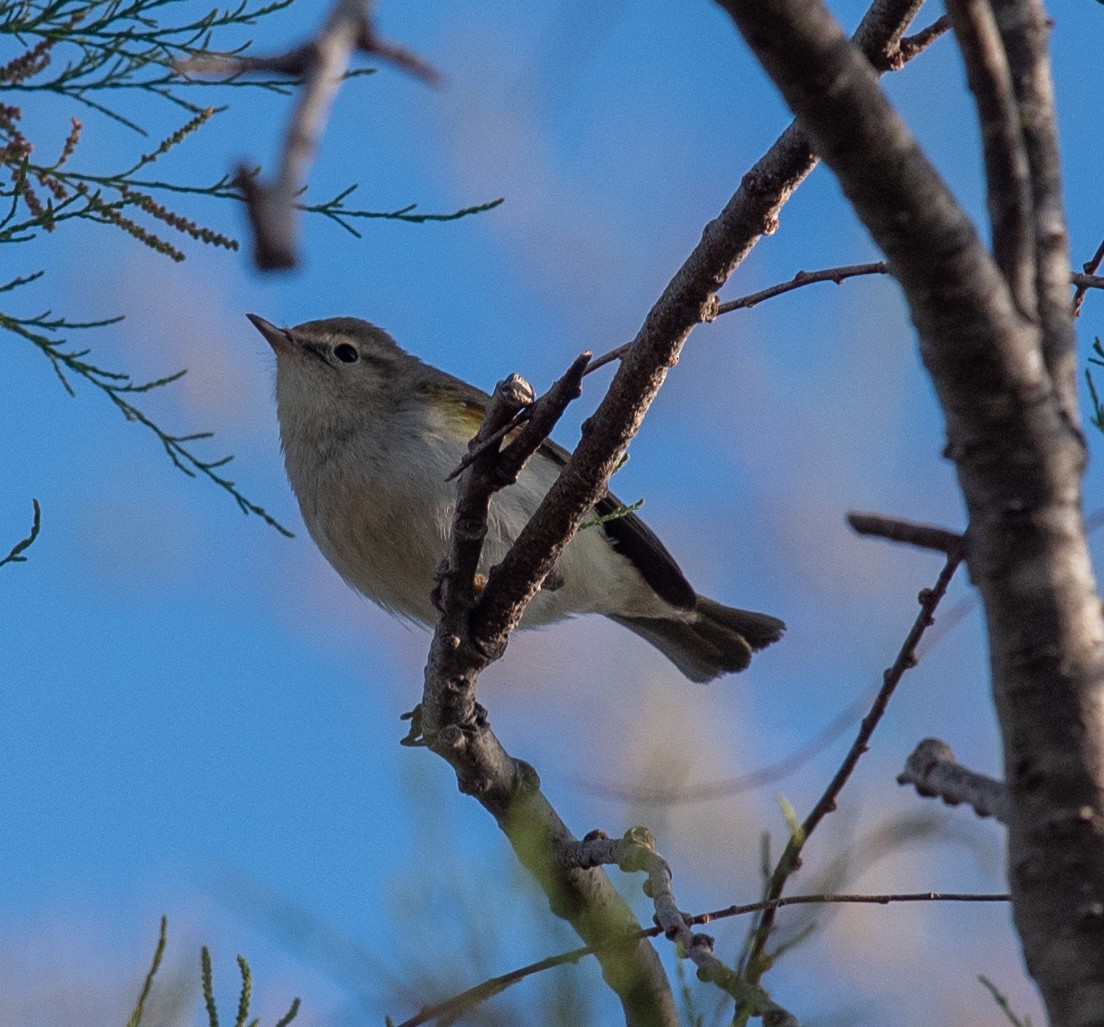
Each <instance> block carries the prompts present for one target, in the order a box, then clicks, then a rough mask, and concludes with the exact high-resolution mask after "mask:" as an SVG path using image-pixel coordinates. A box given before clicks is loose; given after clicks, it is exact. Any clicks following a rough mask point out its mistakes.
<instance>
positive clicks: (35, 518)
mask: <svg viewBox="0 0 1104 1027" xmlns="http://www.w3.org/2000/svg"><path fill="white" fill-rule="evenodd" d="M31 507H32V510H33V511H34V512H33V514H32V516H31V531H30V534H29V535H27V536H26V537H24V538H22V539H20V540H19V541H18V542H16V543H15V545H14V546H12V547H11V550H10V551H9V552H8V555H7V556H5V557H4V558H3V559H2V560H0V567H3V566H4V564H6V563H24V562H26V559H27V558H26V557H25V556H24V555H23V554H24V553H25V552H26V551H27V550H28V549H29V548H30V547H31V546H32V545H34V541H35V539H36V538H38V532H39V530H40V529H41V527H42V509H41V508H40V507H39V505H38V500H37V499H32V500H31Z"/></svg>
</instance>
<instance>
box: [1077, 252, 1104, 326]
mask: <svg viewBox="0 0 1104 1027" xmlns="http://www.w3.org/2000/svg"><path fill="white" fill-rule="evenodd" d="M1101 261H1104V239H1101V240H1100V245H1099V246H1097V248H1096V252H1095V253H1094V254H1093V255H1092V256H1091V257H1090V258H1089V259H1088V260H1086V261H1085V263H1084V264H1082V265H1081V270H1082V271H1084V272H1085V277H1086V278H1091V279H1093V280H1094V282H1095V281H1104V279H1096V278H1095V275H1096V271H1097V269H1098V268H1099V267H1100V263H1101ZM1077 279H1078V276H1077V275H1076V274H1075V275H1074V276H1073V280H1074V284H1075V285H1076V286H1077V291H1076V292H1075V293H1074V294H1073V316H1074V317H1080V316H1081V307H1082V305H1083V304H1084V302H1085V293H1086V292H1088V291H1089V289H1090V287H1095V288H1097V289H1099V288H1101V286H1100V285H1095V286H1090V285H1089V284H1082V283H1081V282H1079V281H1078V280H1077Z"/></svg>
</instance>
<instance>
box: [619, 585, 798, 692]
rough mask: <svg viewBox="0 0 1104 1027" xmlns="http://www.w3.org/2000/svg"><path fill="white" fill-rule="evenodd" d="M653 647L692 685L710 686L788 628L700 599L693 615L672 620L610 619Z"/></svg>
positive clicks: (768, 618) (761, 616)
mask: <svg viewBox="0 0 1104 1027" xmlns="http://www.w3.org/2000/svg"><path fill="white" fill-rule="evenodd" d="M610 619H611V620H613V621H616V622H617V623H618V624H621V625H623V626H624V627H626V628H628V629H629V630H630V631H632V632H635V633H636V634H637V635H639V636H640V637H641V638H643V639H645V640H646V641H648V642H650V643H651V644H652V645H654V646H655V647H656V648H657V649H658V650H659V651H660V652H661V653H663V655H664V656H666V657H667V659H669V660H670V661H671V662H672V663H673V664H674V665H675V666H676V667H678V669H679V670H680V671H682V673H683V674H685V675H686V676H687V677H688V678H689V679H690V680H691V681H700V682H705V681H712V680H713V679H714V678H718V677H720V676H721V675H722V674H732V673H735V672H736V671H740V670H743V669H744V668H746V667H747V665H748V664H749V663H750V662H751V654H752V653H753V652H754V651H755V650H757V649H762V648H764V647H765V646H768V645H770V644H771V643H772V642H777V641H778V639H780V638H781V637H782V633H783V632H784V631H785V630H786V625H785V624H783V623H782V621H780V620H779V619H778V618H777V617H771V616H769V615H768V614H765V613H754V612H753V611H751V610H737V609H735V608H733V607H731V606H723V605H721V604H720V603H718V602H714V601H713V600H712V599H706V598H705V597H704V596H698V597H697V604H696V606H695V609H694V611H693V612H692V613H681V614H680V615H679V616H672V617H611V618H610Z"/></svg>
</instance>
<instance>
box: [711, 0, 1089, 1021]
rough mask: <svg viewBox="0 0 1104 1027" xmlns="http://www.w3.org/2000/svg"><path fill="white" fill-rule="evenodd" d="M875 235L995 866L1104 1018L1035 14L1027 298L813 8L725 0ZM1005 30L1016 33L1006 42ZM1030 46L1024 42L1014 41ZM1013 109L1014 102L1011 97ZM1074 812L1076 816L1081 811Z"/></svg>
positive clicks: (1066, 976) (1058, 983)
mask: <svg viewBox="0 0 1104 1027" xmlns="http://www.w3.org/2000/svg"><path fill="white" fill-rule="evenodd" d="M721 2H722V5H723V6H724V7H725V8H726V9H727V10H728V11H729V12H730V13H731V14H732V16H733V18H734V20H735V21H736V23H737V25H738V26H739V28H740V30H741V31H742V32H743V34H744V36H745V38H746V39H747V40H748V41H749V43H750V44H751V45H752V47H753V48H754V49H755V51H756V53H757V55H758V56H759V58H760V60H761V61H762V63H763V65H764V67H765V68H766V69H767V71H768V72H769V73H770V75H771V77H772V78H773V79H774V80H775V82H776V84H777V85H778V86H779V88H780V89H781V91H782V92H783V94H784V95H785V97H786V99H787V101H788V102H789V104H790V106H791V107H792V108H793V109H794V111H795V113H796V114H797V116H798V118H799V120H800V121H801V122H802V124H803V125H804V126H805V127H806V129H807V130H808V131H809V132H810V133H811V135H812V136H813V137H814V138H815V139H816V141H817V144H818V149H819V150H820V152H821V154H822V157H823V159H824V160H825V162H826V163H828V164H829V165H830V166H831V167H832V169H833V170H834V171H835V172H836V174H837V175H838V176H839V179H840V182H841V185H842V186H843V189H844V191H845V193H846V194H847V196H848V198H849V199H850V200H851V202H852V204H853V205H854V207H855V209H856V211H857V213H858V214H859V216H860V218H861V219H862V220H863V222H864V223H865V224H866V226H867V228H868V229H869V230H870V232H871V234H872V235H873V236H874V238H875V240H876V242H877V243H878V244H879V246H881V247H882V249H883V250H884V251H885V253H886V255H887V256H888V257H889V260H890V263H891V266H892V269H893V272H894V274H895V276H896V277H897V279H898V281H899V282H900V283H901V286H902V288H903V290H904V292H905V296H906V298H907V300H908V303H909V307H910V310H911V312H912V317H913V320H914V322H915V323H916V326H917V328H918V329H919V332H920V343H921V354H922V356H923V359H924V362H925V364H926V366H927V368H928V370H929V372H930V373H931V375H932V379H933V382H934V383H935V387H936V391H937V393H938V395H939V399H940V402H941V404H942V406H943V409H944V412H945V415H946V418H947V434H948V437H949V445H948V453H949V455H950V456H951V457H952V458H953V459H954V461H955V464H956V467H957V471H958V478H959V482H960V485H961V487H962V491H963V495H964V497H965V500H966V504H967V509H968V512H969V520H970V536H969V556H968V559H969V565H970V571H971V577H972V579H973V580H974V582H975V583H976V584H977V585H978V588H979V589H980V591H981V596H982V601H983V603H984V606H985V610H986V616H987V627H988V633H989V647H990V653H991V663H992V673H993V689H994V695H995V699H996V705H997V712H998V716H999V719H1000V723H1001V730H1002V736H1003V740H1004V760H1005V779H1006V781H1007V782H1008V786H1009V789H1010V791H1009V796H1010V802H1009V869H1010V878H1011V884H1012V893H1013V900H1014V915H1015V919H1016V924H1017V927H1018V928H1019V931H1020V936H1021V939H1022V941H1023V945H1024V952H1025V955H1026V957H1027V963H1028V967H1029V969H1030V970H1031V972H1032V974H1033V975H1034V976H1035V978H1036V980H1037V981H1038V982H1039V985H1040V987H1041V989H1042V992H1043V996H1044V999H1045V1001H1046V1004H1047V1007H1048V1009H1049V1012H1050V1016H1051V1019H1052V1022H1053V1023H1055V1024H1088V1023H1098V1022H1100V1020H1101V1018H1102V1017H1104V958H1102V957H1101V951H1102V950H1101V945H1100V938H1101V930H1102V929H1104V860H1102V859H1101V858H1100V853H1101V851H1102V849H1104V714H1102V707H1104V699H1102V696H1104V664H1102V653H1104V632H1102V624H1101V614H1100V605H1101V601H1100V597H1099V595H1098V594H1097V589H1096V583H1095V581H1094V579H1093V575H1092V570H1091V565H1090V561H1089V557H1088V551H1087V547H1086V544H1085V536H1084V530H1083V523H1082V515H1081V505H1080V499H1081V496H1080V476H1081V473H1082V470H1083V467H1084V457H1085V455H1084V448H1083V444H1082V440H1081V437H1080V433H1079V431H1078V430H1077V427H1076V419H1075V418H1076V411H1075V409H1074V407H1073V404H1072V402H1071V398H1072V397H1073V395H1074V391H1075V383H1074V380H1073V374H1072V371H1073V367H1074V354H1073V350H1072V345H1071V343H1072V334H1071V329H1070V319H1071V304H1070V302H1069V295H1068V291H1067V290H1068V282H1069V266H1068V263H1067V262H1066V259H1065V257H1064V256H1063V257H1062V273H1061V276H1060V281H1061V294H1062V301H1061V302H1060V303H1059V302H1057V301H1056V296H1057V292H1058V290H1057V288H1056V283H1057V281H1058V278H1059V276H1057V275H1055V273H1054V266H1055V263H1056V261H1057V256H1056V254H1057V253H1059V252H1063V253H1064V230H1063V221H1062V217H1061V207H1060V197H1059V196H1058V194H1057V186H1058V171H1057V157H1056V146H1055V142H1054V135H1053V127H1054V119H1053V110H1052V109H1051V107H1050V104H1049V99H1050V84H1049V79H1048V76H1047V72H1046V59H1045V51H1044V49H1043V42H1044V38H1045V23H1044V15H1043V13H1042V11H1041V9H1040V8H1039V6H1038V5H1037V4H1035V3H1032V2H1030V0H1022V2H1016V0H1007V2H1002V3H1000V4H999V6H998V24H999V25H1000V27H1001V31H1002V37H1003V38H1004V39H1005V49H1006V52H1007V53H1008V59H1009V66H1010V68H1011V70H1012V75H1013V80H1014V82H1015V83H1016V89H1017V96H1018V98H1019V100H1020V104H1021V109H1022V110H1023V111H1024V112H1025V113H1026V114H1027V116H1028V120H1031V121H1032V122H1033V123H1032V126H1031V127H1030V130H1029V129H1028V128H1027V127H1025V130H1024V131H1025V140H1026V145H1027V151H1028V156H1029V163H1030V167H1031V173H1032V189H1033V196H1034V204H1033V210H1034V215H1033V216H1034V219H1035V238H1036V251H1037V257H1036V259H1037V260H1038V261H1039V266H1038V273H1037V276H1036V283H1037V290H1036V291H1037V293H1038V304H1039V306H1038V310H1037V311H1036V312H1035V316H1034V317H1033V318H1032V319H1030V320H1028V319H1025V318H1023V317H1021V316H1020V315H1019V312H1018V311H1017V309H1016V306H1015V303H1014V302H1013V299H1012V295H1011V292H1010V290H1009V289H1008V287H1007V284H1006V281H1005V279H1004V276H1003V275H1001V273H1000V270H999V269H998V267H997V265H996V263H995V262H994V261H993V260H992V259H991V258H990V256H989V254H988V253H987V252H986V251H985V249H984V247H983V246H982V245H981V243H980V241H979V240H978V238H977V234H976V233H975V231H974V229H973V227H972V226H971V225H970V223H969V221H968V220H967V218H966V217H965V215H964V214H963V213H962V211H961V210H960V208H959V207H958V206H957V204H955V202H954V200H953V198H952V197H951V196H950V194H949V192H948V191H947V189H946V187H945V186H944V185H943V183H942V182H941V180H940V179H939V177H938V175H937V174H936V173H935V171H934V170H933V169H932V167H931V166H930V164H929V163H928V162H927V160H926V159H925V158H924V156H923V155H922V153H921V152H920V150H919V148H918V147H917V145H916V143H915V141H914V140H913V139H912V137H911V136H910V134H909V133H908V131H907V129H906V128H905V126H904V125H903V123H902V122H901V121H900V119H899V118H898V117H897V115H896V114H895V113H894V111H893V110H892V108H891V107H890V106H889V104H888V102H887V101H886V100H885V98H884V97H883V96H882V94H881V91H880V90H879V88H878V85H877V82H876V81H875V79H874V76H873V75H872V74H871V72H870V69H869V67H868V65H867V64H866V62H865V61H863V60H862V59H861V57H860V56H859V55H858V54H857V53H856V52H855V51H854V49H853V48H852V47H851V46H850V45H849V44H848V42H847V40H846V39H845V38H844V36H843V34H842V33H841V32H840V31H839V29H838V27H837V26H836V25H835V24H834V22H833V21H832V19H831V17H830V16H829V15H828V13H827V12H826V11H825V10H824V9H823V7H821V6H820V5H819V4H814V3H810V2H798V0H768V2H752V0H721ZM1010 39H1011V40H1012V41H1013V42H1014V44H1015V45H1012V44H1011V43H1010ZM1020 46H1022V47H1023V49H1024V50H1025V52H1024V53H1022V54H1021V53H1020V52H1019V50H1018V48H1019V47H1020ZM1025 104H1026V106H1025ZM1086 811H1088V812H1089V815H1088V816H1086V815H1085V812H1086Z"/></svg>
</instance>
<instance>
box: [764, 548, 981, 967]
mask: <svg viewBox="0 0 1104 1027" xmlns="http://www.w3.org/2000/svg"><path fill="white" fill-rule="evenodd" d="M962 556H963V554H962V551H961V549H957V550H956V551H955V552H954V553H951V554H949V555H948V556H947V562H946V563H945V564H944V566H943V569H942V571H940V573H939V577H938V578H937V579H936V582H935V584H934V585H933V586H932V588H930V589H924V590H923V591H922V592H921V593H920V596H919V599H920V612H919V614H917V616H916V620H915V621H914V622H913V625H912V628H911V629H910V630H909V633H908V635H907V636H906V637H905V640H904V642H903V643H902V644H901V648H900V650H899V651H898V653H897V658H896V659H895V660H894V661H893V664H892V666H891V667H889V669H888V670H886V672H885V678H884V681H883V683H882V687H881V688H880V689H879V690H878V694H877V695H876V696H875V698H874V702H873V703H872V704H871V707H870V710H869V711H868V712H867V714H866V716H865V717H864V718H863V721H862V725H861V726H860V728H859V731H858V734H857V735H856V736H855V740H854V742H852V744H851V748H850V749H849V750H848V752H847V755H846V756H845V757H844V759H843V762H842V763H841V764H840V767H839V769H838V770H837V771H836V773H835V776H834V777H833V778H832V780H831V782H830V783H829V784H828V787H827V788H826V789H825V790H824V793H823V794H822V795H821V797H820V799H819V800H818V801H817V804H816V805H815V806H814V807H813V809H812V811H811V812H810V813H809V815H808V816H807V817H806V818H805V820H804V821H803V822H802V823H801V828H800V831H797V832H795V833H794V834H793V835H792V836H791V837H790V840H789V842H788V843H787V845H786V848H785V851H784V852H783V853H782V856H781V857H780V858H779V860H778V863H777V864H776V865H775V868H774V871H773V872H772V874H771V877H770V880H769V881H768V883H767V887H766V891H765V895H764V898H765V899H766V901H767V902H768V903H775V900H777V899H779V898H781V896H782V890H783V889H784V888H785V886H786V882H787V881H788V880H789V878H790V876H791V875H792V874H793V873H794V871H796V870H797V869H798V867H799V865H800V857H801V852H802V850H803V849H804V847H805V844H806V842H807V841H808V840H809V837H810V836H811V835H812V833H813V832H814V831H815V830H816V828H817V826H818V825H819V824H820V822H821V821H822V820H823V819H824V818H825V817H826V816H827V815H828V814H829V813H831V812H833V811H834V810H835V809H836V801H837V799H838V798H839V794H840V791H841V790H842V789H843V786H844V785H845V784H846V783H847V780H848V778H850V776H851V774H852V772H853V771H854V769H855V767H856V765H857V764H858V762H859V760H860V759H861V757H862V755H863V753H865V752H866V751H867V749H868V748H869V744H870V739H871V736H872V735H873V734H874V729H875V728H876V727H877V726H878V722H879V721H880V720H881V718H882V715H883V714H884V713H885V710H886V707H887V706H888V704H889V700H890V698H891V697H892V695H893V693H894V691H895V690H896V688H897V685H898V684H899V683H900V681H901V678H902V677H904V675H905V672H906V671H907V670H909V669H910V668H911V667H913V666H915V664H916V649H917V646H918V645H919V644H920V640H921V638H923V636H924V632H925V631H926V630H927V629H928V627H929V626H930V625H931V624H932V622H933V615H934V613H935V609H936V607H937V606H938V605H939V603H940V601H941V600H942V598H943V596H944V595H946V592H947V587H948V586H949V585H950V583H951V578H953V577H954V573H955V571H956V570H957V569H958V565H959V564H960V563H961V562H962ZM776 908H777V904H776V903H775V904H774V905H769V906H768V907H767V909H766V910H765V911H764V913H763V916H762V918H761V919H760V921H759V923H758V924H757V925H756V929H755V934H754V936H753V939H752V943H751V945H750V946H749V947H748V951H747V954H746V957H745V959H744V967H745V970H746V973H747V976H748V979H749V980H750V981H752V982H753V983H754V982H756V981H758V979H759V977H760V975H761V974H762V972H763V971H764V970H765V969H766V963H765V956H764V952H765V948H766V944H767V940H768V938H769V936H770V932H771V929H772V928H773V926H774V913H775V909H776Z"/></svg>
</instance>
